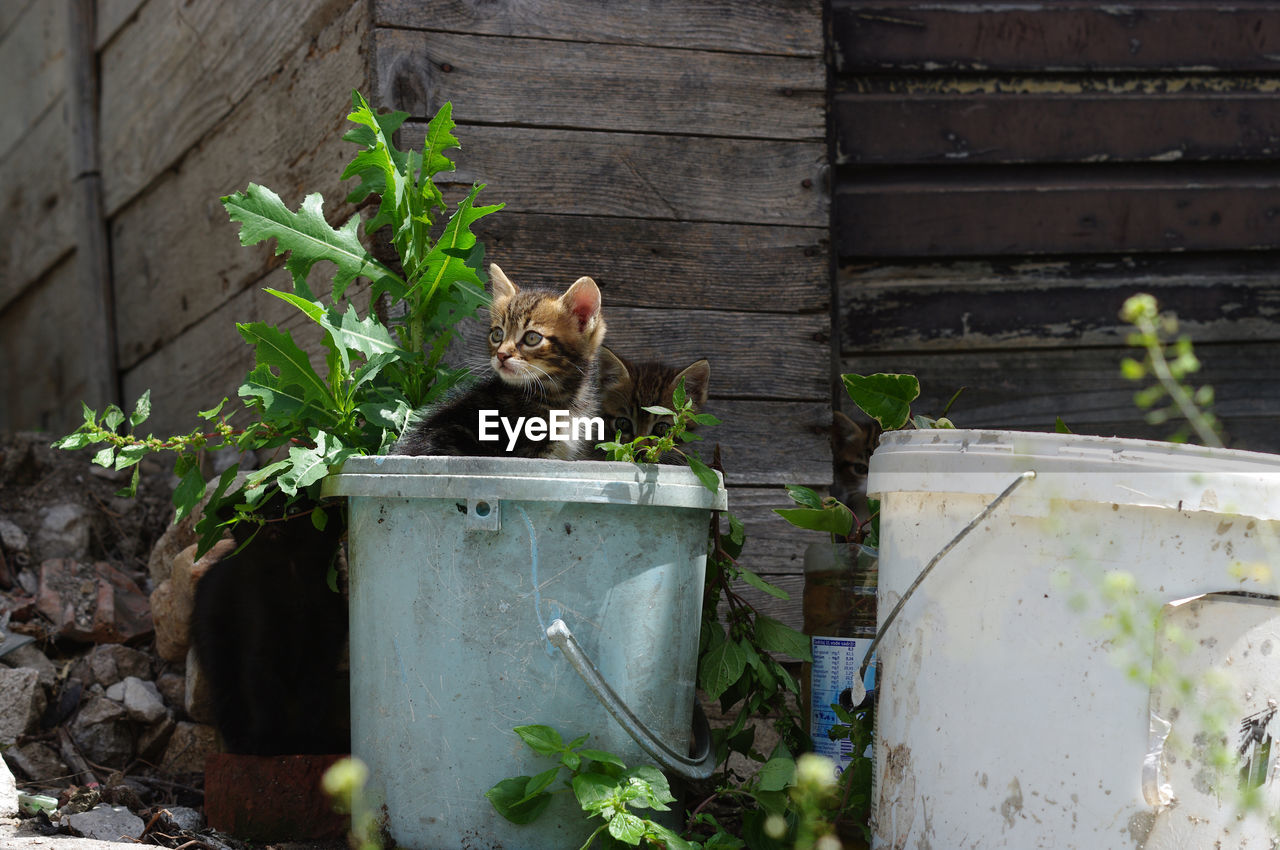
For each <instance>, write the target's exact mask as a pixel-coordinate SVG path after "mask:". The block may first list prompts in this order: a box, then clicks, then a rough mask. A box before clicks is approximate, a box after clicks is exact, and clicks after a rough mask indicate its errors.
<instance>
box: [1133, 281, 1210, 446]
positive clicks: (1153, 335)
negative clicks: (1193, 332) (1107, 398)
mask: <svg viewBox="0 0 1280 850" xmlns="http://www.w3.org/2000/svg"><path fill="white" fill-rule="evenodd" d="M1120 318H1121V319H1123V320H1124V321H1126V322H1129V323H1130V324H1131V325H1133V326H1134V331H1133V332H1132V333H1130V334H1129V336H1128V343H1129V345H1132V346H1135V347H1137V348H1141V349H1142V350H1143V355H1144V356H1143V358H1142V359H1141V360H1137V359H1134V358H1132V357H1126V358H1124V359H1123V360H1122V361H1120V374H1122V375H1123V376H1124V377H1125V378H1127V379H1129V380H1131V381H1143V380H1146V379H1147V378H1149V377H1150V378H1155V381H1156V382H1155V383H1154V384H1152V385H1151V386H1148V387H1144V388H1143V389H1140V390H1138V392H1137V393H1135V394H1134V397H1133V400H1134V403H1135V404H1136V405H1138V407H1139V408H1141V409H1142V410H1145V411H1146V420H1147V422H1148V423H1149V424H1152V425H1163V424H1165V423H1166V422H1168V421H1170V420H1171V419H1174V418H1179V419H1182V420H1183V421H1184V424H1182V425H1181V426H1180V427H1179V428H1178V429H1177V430H1176V431H1174V433H1173V434H1171V435H1170V436H1169V440H1170V441H1172V442H1175V443H1182V442H1186V440H1187V438H1188V437H1190V436H1191V435H1192V433H1194V434H1195V435H1196V437H1197V438H1198V439H1199V440H1200V442H1201V443H1202V444H1204V445H1206V446H1215V447H1221V446H1222V424H1221V423H1220V422H1219V421H1218V419H1217V417H1215V416H1214V415H1213V413H1212V412H1211V411H1210V409H1209V408H1211V407H1212V406H1213V387H1211V386H1208V385H1204V386H1201V387H1192V386H1191V385H1189V384H1187V383H1185V379H1186V378H1187V376H1188V375H1192V374H1194V373H1196V372H1198V371H1200V359H1199V358H1198V357H1196V354H1195V351H1194V350H1193V348H1192V345H1191V337H1189V336H1187V335H1185V334H1182V335H1180V336H1177V337H1176V338H1174V339H1173V341H1172V342H1169V341H1168V339H1169V338H1170V337H1174V335H1175V334H1177V333H1178V317H1177V316H1175V315H1174V314H1173V313H1161V312H1160V307H1159V304H1157V302H1156V299H1155V297H1154V296H1152V295H1148V294H1145V293H1142V294H1138V295H1134V296H1132V297H1130V298H1128V299H1126V300H1125V302H1124V306H1123V307H1122V308H1121V310H1120Z"/></svg>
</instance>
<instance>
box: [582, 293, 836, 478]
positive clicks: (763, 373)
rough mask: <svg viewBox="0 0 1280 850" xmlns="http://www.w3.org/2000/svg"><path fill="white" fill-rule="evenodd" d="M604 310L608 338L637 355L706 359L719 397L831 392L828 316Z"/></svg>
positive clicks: (811, 397)
mask: <svg viewBox="0 0 1280 850" xmlns="http://www.w3.org/2000/svg"><path fill="white" fill-rule="evenodd" d="M605 311H606V312H605V315H606V316H607V317H608V322H609V333H608V340H609V343H610V344H616V345H617V346H618V349H619V350H620V351H625V352H627V353H628V355H632V354H634V356H635V357H636V359H641V360H643V359H646V358H648V357H656V358H658V359H662V360H667V361H670V362H672V363H680V362H687V363H692V362H693V361H694V360H698V359H700V358H703V357H706V358H709V359H711V360H712V362H713V364H716V365H715V366H714V367H713V368H714V371H713V373H712V382H713V386H714V388H715V389H714V393H715V395H717V396H721V397H726V398H739V399H788V400H794V401H820V400H823V399H826V398H829V397H830V381H829V379H828V374H827V363H828V362H829V361H828V356H829V355H828V346H829V344H830V339H829V338H830V334H831V322H830V317H828V316H826V315H819V314H812V315H800V316H796V315H791V314H785V313H779V314H761V313H738V312H730V311H712V310H688V311H679V312H677V311H673V310H663V309H657V308H647V307H622V308H619V309H616V310H610V309H609V308H608V307H607V305H606V307H605ZM719 352H733V354H732V356H731V357H729V358H727V359H726V362H725V363H724V365H723V366H721V365H719V361H718V360H717V354H718V353H719ZM721 359H725V358H721ZM744 483H745V482H744Z"/></svg>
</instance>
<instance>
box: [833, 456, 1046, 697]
mask: <svg viewBox="0 0 1280 850" xmlns="http://www.w3.org/2000/svg"><path fill="white" fill-rule="evenodd" d="M1035 477H1036V473H1035V470H1033V469H1028V470H1027V471H1026V472H1023V473H1022V474H1021V475H1019V476H1018V477H1017V478H1015V479H1014V480H1013V483H1012V484H1010V485H1009V486H1008V487H1006V488H1004V491H1003V492H1002V493H1001V494H1000V495H999V496H996V497H995V498H994V499H992V500H991V503H990V504H988V505H987V506H986V507H985V508H983V509H982V513H980V514H978V515H977V516H976V517H974V518H973V519H972V520H970V521H969V524H968V525H966V526H965V527H964V528H962V529H960V533H959V534H957V535H956V536H955V537H953V538H951V542H949V543H948V544H947V545H945V546H943V547H942V548H941V549H939V550H938V554H936V555H934V556H933V557H932V558H931V559H930V560H929V563H927V564H925V567H924V569H923V570H921V571H920V575H918V576H916V580H915V581H913V582H911V586H910V587H908V588H907V590H906V592H905V593H903V594H902V597H901V598H900V599H898V604H897V605H894V606H893V610H892V611H890V612H889V616H887V617H885V618H884V623H882V624H881V625H880V628H878V629H876V636H875V637H874V638H873V639H872V641H871V646H869V647H867V654H866V655H865V656H863V659H862V666H860V667H859V668H858V676H857V678H855V679H854V680H853V684H852V686H851V687H850V694H849V699H850V703H851V704H852V705H859V704H861V703H862V701H863V700H865V699H866V698H867V686H866V683H865V682H866V675H867V667H868V666H869V665H870V664H871V659H872V657H873V656H874V654H875V651H876V647H877V646H879V645H880V638H882V637H884V634H885V632H887V631H888V630H889V627H890V626H891V625H893V621H894V620H895V619H897V617H898V612H900V611H901V610H902V606H904V605H906V604H907V600H908V599H910V598H911V594H913V593H915V592H916V588H917V587H919V586H920V583H921V582H923V581H924V579H925V576H927V575H929V573H930V572H932V571H933V568H934V567H936V566H937V565H938V562H939V561H941V560H942V558H943V556H944V555H946V554H947V553H948V552H950V551H951V550H952V549H954V548H955V547H956V544H958V543H959V542H960V541H961V540H963V539H965V537H967V536H968V535H969V532H971V531H973V530H974V529H975V528H977V527H978V526H979V525H981V524H982V521H983V520H985V519H986V518H987V517H989V516H991V512H992V511H994V510H995V509H996V507H997V506H999V504H1000V503H1001V502H1003V501H1004V500H1005V499H1007V498H1009V496H1011V495H1012V494H1013V491H1014V490H1017V489H1018V487H1020V486H1021V485H1022V484H1024V483H1025V482H1027V481H1030V480H1031V479H1032V478H1035Z"/></svg>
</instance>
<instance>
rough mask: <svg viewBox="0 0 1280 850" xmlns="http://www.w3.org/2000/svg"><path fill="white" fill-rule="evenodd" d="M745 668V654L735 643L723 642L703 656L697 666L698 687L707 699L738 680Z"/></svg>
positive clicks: (717, 695)
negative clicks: (704, 692)
mask: <svg viewBox="0 0 1280 850" xmlns="http://www.w3.org/2000/svg"><path fill="white" fill-rule="evenodd" d="M746 666H747V654H746V653H745V652H743V651H742V647H741V646H739V645H738V644H737V642H736V641H725V642H724V643H721V644H719V645H717V646H714V647H712V648H711V649H709V650H708V651H707V652H706V653H704V654H703V656H702V659H701V661H700V663H699V664H698V686H699V687H701V688H702V690H704V691H706V694H707V697H708V698H709V699H718V698H719V697H720V694H722V693H724V691H725V690H726V689H727V688H728V687H729V686H730V685H732V684H733V683H734V682H736V681H738V679H740V678H742V671H743V670H745V669H746Z"/></svg>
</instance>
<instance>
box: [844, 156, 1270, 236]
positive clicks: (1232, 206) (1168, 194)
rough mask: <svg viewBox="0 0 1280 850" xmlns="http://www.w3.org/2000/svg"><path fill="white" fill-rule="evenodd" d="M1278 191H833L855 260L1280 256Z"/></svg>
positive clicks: (1173, 172) (1072, 176)
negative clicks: (1245, 252)
mask: <svg viewBox="0 0 1280 850" xmlns="http://www.w3.org/2000/svg"><path fill="white" fill-rule="evenodd" d="M1278 189H1280V179H1278V178H1277V177H1276V176H1275V175H1274V174H1272V173H1271V170H1270V169H1266V170H1263V169H1258V170H1256V171H1252V172H1242V171H1238V170H1237V171H1227V170H1210V169H1198V168H1192V167H1190V166H1187V167H1173V166H1162V167H1160V168H1158V169H1153V170H1147V169H1136V168H1134V169H1133V170H1122V169H1121V168H1120V167H1113V168H1105V169H1103V168H1090V169H1088V170H1084V169H1078V170H1073V171H1071V172H1054V173H1050V174H1045V173H1044V172H1043V171H1042V170H1027V171H1010V170H999V171H994V172H983V171H978V170H976V169H975V170H965V171H963V172H960V173H957V174H956V175H955V176H954V177H952V176H948V177H940V176H935V175H934V174H932V173H930V174H924V173H913V174H905V175H904V174H898V173H891V174H886V175H866V176H860V177H858V178H857V179H856V182H849V183H846V184H843V185H841V186H839V187H838V188H837V192H836V199H835V204H836V214H835V222H836V223H835V231H836V245H837V251H838V253H839V255H840V256H842V257H852V256H864V257H865V256H944V255H974V254H1041V253H1064V254H1066V253H1108V252H1128V251H1138V252H1143V251H1215V250H1241V249H1252V248H1270V247H1280V205H1278V204H1277V203H1276V197H1277V190H1278Z"/></svg>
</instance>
